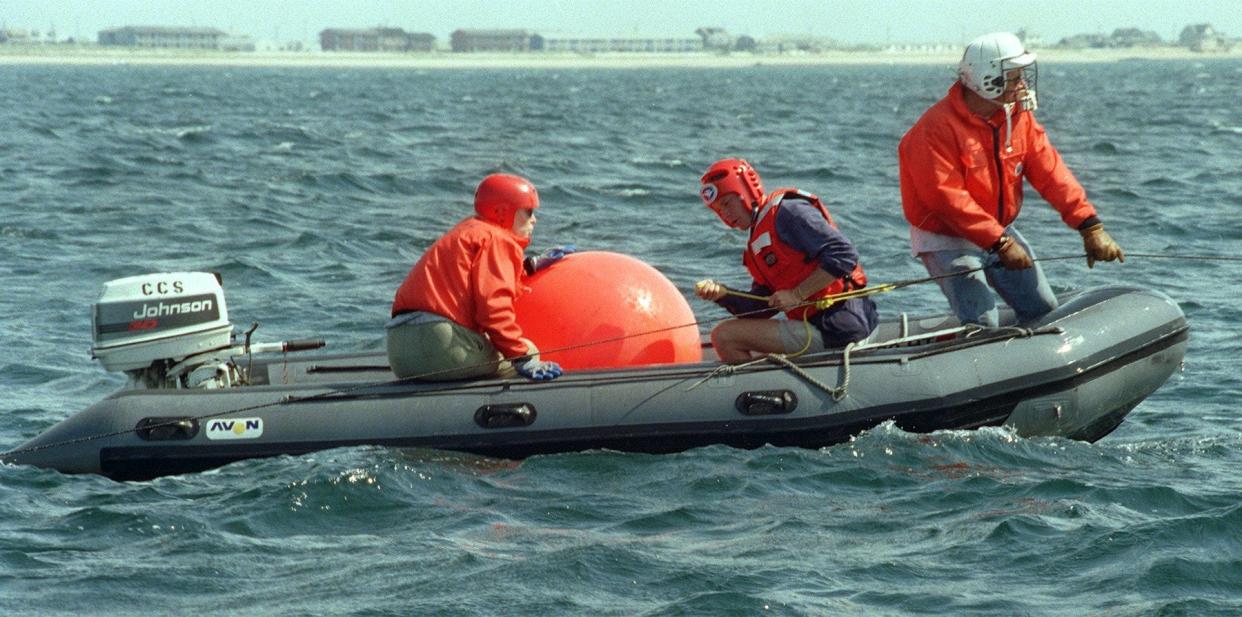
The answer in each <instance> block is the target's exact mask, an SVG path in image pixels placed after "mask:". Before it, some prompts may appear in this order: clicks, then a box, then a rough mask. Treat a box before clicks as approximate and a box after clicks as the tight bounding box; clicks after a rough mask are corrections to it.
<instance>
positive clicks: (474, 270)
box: [392, 216, 530, 358]
mask: <svg viewBox="0 0 1242 617" xmlns="http://www.w3.org/2000/svg"><path fill="white" fill-rule="evenodd" d="M529 244H530V238H521V237H518V236H517V235H515V234H514V233H513V232H512V231H511V230H508V229H505V228H504V227H501V226H500V225H496V224H494V223H489V222H487V221H484V220H483V219H480V218H478V217H473V216H472V217H470V218H468V219H466V220H464V221H462V222H460V223H458V224H457V226H456V227H454V228H453V229H451V230H449V232H448V233H446V234H444V236H442V237H441V238H440V239H439V240H436V242H435V244H432V245H431V248H429V249H427V252H426V253H423V256H422V257H421V258H419V260H418V262H417V263H415V264H414V267H413V268H412V269H410V273H409V275H408V276H406V277H405V282H403V283H401V287H399V288H398V289H397V296H396V298H394V299H393V303H392V314H393V316H396V315H399V314H401V313H408V312H410V311H426V312H430V313H435V314H437V315H440V316H442V317H447V318H449V319H451V320H453V321H454V322H457V323H458V324H460V325H461V326H463V327H466V328H469V329H471V330H474V331H475V332H478V333H480V334H483V335H485V336H487V338H488V339H489V340H491V342H492V345H494V346H495V347H496V349H497V350H498V351H500V353H501V355H503V356H504V357H506V358H513V357H516V356H521V355H525V354H526V353H527V352H528V351H529V349H528V348H527V345H526V343H525V342H523V341H522V340H521V337H522V329H521V328H520V327H519V326H518V325H517V319H516V318H517V314H516V313H515V312H514V310H513V303H514V301H515V300H516V299H517V297H518V294H520V293H521V289H522V287H521V280H522V276H523V270H522V249H524V248H526V246H527V245H529Z"/></svg>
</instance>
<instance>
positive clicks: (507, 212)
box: [474, 174, 539, 229]
mask: <svg viewBox="0 0 1242 617" xmlns="http://www.w3.org/2000/svg"><path fill="white" fill-rule="evenodd" d="M538 207H539V193H538V192H537V191H535V185H533V184H531V183H530V180H527V179H526V178H523V177H521V176H514V175H512V174H492V175H490V176H488V177H486V178H483V181H482V182H480V183H479V188H477V189H475V190H474V211H475V212H476V213H477V214H478V215H479V218H481V219H483V220H485V221H488V222H491V223H495V224H497V225H500V226H501V227H504V228H505V229H509V228H511V227H513V217H514V216H515V215H516V214H517V211H518V210H524V209H534V208H538Z"/></svg>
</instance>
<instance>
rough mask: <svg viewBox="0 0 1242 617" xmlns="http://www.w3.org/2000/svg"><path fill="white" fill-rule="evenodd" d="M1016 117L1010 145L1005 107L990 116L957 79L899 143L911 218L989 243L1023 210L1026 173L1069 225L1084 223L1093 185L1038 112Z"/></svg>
mask: <svg viewBox="0 0 1242 617" xmlns="http://www.w3.org/2000/svg"><path fill="white" fill-rule="evenodd" d="M1012 122H1013V128H1012V135H1010V136H1009V139H1010V140H1011V144H1010V147H1008V148H1007V146H1006V135H1005V112H1004V110H999V111H997V113H996V114H995V115H993V116H992V117H991V118H990V119H989V120H986V121H985V120H984V119H983V118H980V117H979V116H976V115H975V114H973V113H971V111H970V109H968V108H967V107H966V101H965V98H964V93H963V86H962V84H961V82H955V83H954V84H953V87H951V88H949V94H948V95H946V96H945V97H944V98H943V99H941V100H940V101H939V102H938V103H936V104H935V105H932V106H931V107H930V108H929V109H928V110H927V111H926V112H924V113H923V116H922V117H921V118H919V120H918V122H915V123H914V126H913V127H911V128H910V130H909V131H907V132H906V135H905V137H902V139H901V144H900V145H899V146H898V147H897V161H898V165H899V167H900V173H901V205H902V209H903V210H904V211H905V214H906V220H907V221H909V222H910V224H911V225H913V226H915V227H918V228H919V229H922V230H924V231H930V232H932V233H937V234H941V235H945V236H954V237H959V238H965V239H967V240H969V241H970V242H972V243H974V244H975V245H977V246H979V247H980V248H983V249H988V248H990V247H992V246H993V245H994V244H995V243H996V242H997V241H998V240H999V239H1000V237H1001V234H1002V233H1004V230H1005V227H1007V226H1008V225H1009V224H1010V223H1012V222H1013V221H1014V219H1016V218H1018V211H1019V210H1021V209H1022V179H1023V178H1026V179H1027V180H1029V181H1030V183H1031V186H1033V187H1035V190H1037V191H1039V194H1040V195H1042V196H1043V198H1044V199H1046V200H1048V203H1050V204H1052V207H1053V208H1056V210H1057V211H1058V212H1060V213H1061V220H1062V221H1065V224H1066V225H1069V226H1070V227H1073V228H1077V227H1078V226H1080V225H1081V224H1082V223H1083V222H1084V221H1086V220H1087V219H1088V218H1090V217H1092V216H1095V207H1094V206H1092V205H1091V202H1089V201H1087V193H1086V191H1084V190H1083V188H1082V185H1081V184H1079V183H1078V180H1076V179H1075V178H1074V174H1073V173H1071V172H1070V170H1069V167H1067V166H1066V165H1065V162H1064V161H1062V160H1061V155H1060V154H1058V153H1057V151H1056V148H1053V147H1052V143H1051V142H1049V141H1048V135H1047V134H1046V133H1044V127H1043V126H1042V125H1040V124H1039V122H1038V121H1036V120H1035V116H1034V115H1033V114H1031V113H1030V112H1025V111H1019V112H1017V113H1015V114H1014V115H1013V117H1012ZM998 170H999V172H998Z"/></svg>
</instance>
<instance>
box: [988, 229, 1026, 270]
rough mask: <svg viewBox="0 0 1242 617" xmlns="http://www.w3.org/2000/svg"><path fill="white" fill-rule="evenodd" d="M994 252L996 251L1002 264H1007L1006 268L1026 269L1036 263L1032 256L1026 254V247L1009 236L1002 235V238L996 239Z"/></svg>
mask: <svg viewBox="0 0 1242 617" xmlns="http://www.w3.org/2000/svg"><path fill="white" fill-rule="evenodd" d="M992 252H994V253H996V257H997V258H998V259H1000V262H1001V265H1002V266H1005V269H1006V270H1025V269H1027V268H1029V267H1031V266H1033V265H1035V262H1033V261H1031V256H1030V255H1027V254H1026V249H1024V248H1022V245H1021V244H1018V243H1017V242H1014V240H1013V238H1010V237H1009V236H1001V239H1000V240H997V241H996V248H995V249H993V250H992Z"/></svg>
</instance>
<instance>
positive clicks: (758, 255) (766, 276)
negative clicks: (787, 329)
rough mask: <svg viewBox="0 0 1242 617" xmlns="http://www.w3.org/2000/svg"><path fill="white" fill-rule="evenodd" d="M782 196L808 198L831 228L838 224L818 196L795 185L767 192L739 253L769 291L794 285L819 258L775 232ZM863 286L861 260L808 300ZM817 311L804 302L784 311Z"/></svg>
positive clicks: (864, 277)
mask: <svg viewBox="0 0 1242 617" xmlns="http://www.w3.org/2000/svg"><path fill="white" fill-rule="evenodd" d="M785 197H794V198H797V199H805V200H806V201H809V202H811V204H812V205H814V206H815V208H816V209H817V210H819V213H820V214H822V215H824V220H825V221H827V222H828V224H829V225H831V226H832V228H833V229H836V228H837V226H836V224H835V223H833V222H832V216H831V215H829V214H828V208H827V207H826V206H824V203H823V202H822V201H820V199H819V197H816V196H815V195H812V194H810V193H806V192H803V191H799V190H798V189H779V190H776V191H773V192H772V193H771V194H769V195H768V196H767V198H765V199H764V200H763V203H762V204H760V206H759V215H758V220H756V221H755V224H754V225H752V226H751V228H750V240H749V241H747V243H746V251H745V252H743V253H742V263H743V264H745V265H746V269H747V270H749V271H750V276H751V277H752V278H754V279H755V282H757V283H759V284H761V285H765V286H767V287H768V288H769V289H771V290H772V291H780V290H783V289H793V288H794V287H797V286H798V284H799V283H801V282H802V281H804V280H806V277H808V276H810V275H811V273H813V272H815V270H816V269H818V268H819V262H818V261H816V260H815V259H814V257H810V256H807V255H806V253H803V252H802V251H799V250H798V249H796V248H794V247H792V246H789V245H788V244H786V243H785V241H784V240H782V239H781V237H780V236H779V235H778V234H777V233H776V214H777V213H778V212H780V209H781V201H782V200H784V199H785ZM866 286H867V275H866V273H865V272H863V268H862V264H858V265H856V266H854V271H853V272H851V273H850V274H849V276H846V277H843V278H838V279H836V280H834V281H833V282H832V283H829V284H828V286H826V287H824V288H823V289H820V290H819V291H816V292H815V293H813V294H811V295H810V296H809V297H807V300H818V299H820V298H824V297H826V296H830V295H834V294H839V293H841V292H844V291H849V290H852V289H862V288H863V287H866ZM818 312H819V310H818V309H816V308H815V307H814V306H813V305H807V306H800V307H798V308H795V309H793V310H791V311H786V312H785V314H786V315H788V316H789V318H790V319H802V318H803V316H804V315H808V316H809V315H814V314H815V313H818Z"/></svg>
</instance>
